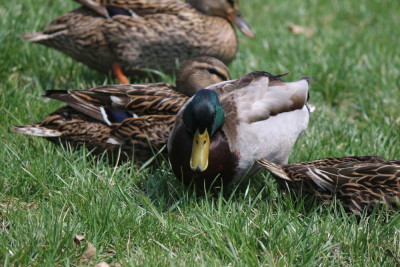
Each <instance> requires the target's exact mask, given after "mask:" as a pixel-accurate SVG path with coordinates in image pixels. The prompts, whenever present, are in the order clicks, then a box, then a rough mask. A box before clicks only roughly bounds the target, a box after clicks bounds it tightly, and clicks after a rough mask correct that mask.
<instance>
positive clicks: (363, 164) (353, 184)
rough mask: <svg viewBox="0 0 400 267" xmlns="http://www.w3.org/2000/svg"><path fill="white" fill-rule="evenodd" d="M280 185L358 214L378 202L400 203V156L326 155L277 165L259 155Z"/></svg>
mask: <svg viewBox="0 0 400 267" xmlns="http://www.w3.org/2000/svg"><path fill="white" fill-rule="evenodd" d="M258 163H259V164H261V165H262V166H264V167H265V168H266V169H267V170H268V171H269V172H271V174H272V175H273V176H274V177H275V178H276V180H277V181H278V183H279V184H280V186H281V187H283V188H286V187H289V188H290V189H292V190H294V191H296V192H302V193H305V194H310V195H315V196H316V197H317V199H318V200H320V201H321V202H323V203H324V204H330V203H331V202H332V200H333V199H334V198H336V199H338V200H340V201H341V202H342V203H343V206H344V207H345V209H346V210H347V211H350V212H353V213H355V214H357V215H360V214H362V212H363V210H364V209H366V208H368V211H371V210H372V209H373V208H375V206H376V205H377V204H386V205H392V206H397V207H400V205H399V204H400V160H393V161H386V160H384V159H382V158H380V157H376V156H360V157H341V158H326V159H319V160H315V161H309V162H300V163H293V164H285V165H279V164H275V163H272V162H270V161H267V160H265V159H261V160H259V161H258Z"/></svg>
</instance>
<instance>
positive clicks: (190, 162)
mask: <svg viewBox="0 0 400 267" xmlns="http://www.w3.org/2000/svg"><path fill="white" fill-rule="evenodd" d="M282 76H283V75H276V76H275V75H271V74H270V73H267V72H262V71H256V72H252V73H249V74H247V75H245V76H243V77H242V78H240V79H238V80H232V81H226V82H221V83H218V84H214V85H211V86H209V87H208V88H206V89H202V90H199V91H197V92H196V94H195V95H194V96H193V97H192V98H191V99H190V100H189V101H188V102H187V103H186V104H185V105H184V106H183V107H182V108H181V110H180V111H179V112H178V114H177V116H176V120H175V123H174V127H173V130H172V132H171V135H170V136H169V139H168V156H169V159H170V162H171V165H172V169H173V172H174V174H175V175H176V176H177V177H178V179H182V180H183V182H184V183H185V184H186V185H194V186H195V187H196V188H197V189H200V190H202V189H204V188H218V187H220V186H222V185H224V186H226V185H230V184H234V183H238V182H239V181H241V180H242V179H243V178H244V177H245V176H246V174H247V175H252V174H253V173H254V172H255V171H256V170H257V169H259V168H258V167H257V164H254V163H255V161H256V160H257V159H259V158H263V159H267V160H269V161H272V162H276V163H279V164H285V163H287V161H288V157H289V154H290V151H291V149H292V147H293V145H294V143H295V142H296V140H297V138H298V137H299V135H300V134H301V133H302V132H303V131H304V130H305V129H306V128H307V125H308V119H309V109H308V107H307V99H308V89H309V78H307V77H305V78H302V79H300V80H299V81H296V82H283V81H282V80H281V77H282ZM253 165H254V166H253Z"/></svg>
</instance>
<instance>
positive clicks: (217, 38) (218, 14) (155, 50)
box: [23, 0, 252, 75]
mask: <svg viewBox="0 0 400 267" xmlns="http://www.w3.org/2000/svg"><path fill="white" fill-rule="evenodd" d="M236 1H237V0H233V1H231V0H196V1H188V2H189V3H191V4H193V5H194V6H195V7H193V6H191V5H190V4H189V3H182V2H180V1H176V0H164V1H145V0H95V1H92V0H79V2H80V3H82V4H84V6H83V7H81V8H78V9H76V10H73V11H71V12H68V13H66V14H64V15H62V16H60V17H58V18H57V19H55V20H54V21H53V22H51V23H50V25H49V26H48V27H47V29H46V30H44V31H43V32H39V33H29V34H25V35H23V38H25V39H27V40H28V41H31V42H34V43H39V44H43V45H46V46H49V47H52V48H55V49H57V50H60V51H61V52H63V53H65V54H67V55H69V56H70V57H72V58H74V59H75V60H77V61H79V62H82V63H84V64H86V65H87V66H89V67H91V68H93V69H95V70H97V71H100V72H103V73H107V72H108V71H110V70H111V69H114V71H116V69H115V68H114V67H115V66H118V68H122V71H123V72H124V73H125V74H127V75H137V74H143V73H147V72H148V69H152V70H161V71H163V72H165V73H171V72H173V71H174V70H175V68H176V64H177V62H182V61H183V60H186V59H189V58H191V57H193V56H194V55H199V56H200V55H206V56H212V57H216V58H218V59H220V60H222V61H223V62H224V63H225V64H228V63H230V62H231V61H232V60H233V59H234V57H235V55H236V51H237V37H236V34H235V31H234V29H233V28H232V25H231V23H234V24H236V25H238V26H239V27H240V28H241V29H242V31H244V32H245V33H246V34H247V35H252V32H251V30H250V29H249V28H248V26H247V24H246V23H245V22H244V21H243V20H242V19H241V17H240V13H239V11H238V6H237V2H236ZM116 63H117V65H116Z"/></svg>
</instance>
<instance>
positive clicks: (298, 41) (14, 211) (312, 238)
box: [0, 0, 400, 266]
mask: <svg viewBox="0 0 400 267" xmlns="http://www.w3.org/2000/svg"><path fill="white" fill-rule="evenodd" d="M77 6H78V4H76V3H74V2H73V1H60V0H36V1H34V0H23V1H22V0H20V1H2V4H1V6H0V21H1V27H0V51H1V56H0V57H1V64H0V90H1V94H0V109H1V113H0V114H1V115H0V116H1V126H0V136H1V140H0V149H1V151H2V153H1V154H0V162H1V163H0V164H1V167H0V265H4V266H8V265H19V266H28V265H36V266H46V265H47V266H56V265H58V266H59V265H62V266H64V265H78V264H83V265H91V266H93V265H95V264H96V263H99V262H102V261H105V262H107V263H109V264H111V265H115V266H118V264H119V265H150V266H156V265H160V266H165V265H173V266H175V265H204V266H221V265H224V266H227V265H229V266H232V265H234V266H244V265H277V266H283V265H308V266H310V265H311V266H315V265H377V266H381V265H382V266H394V265H396V264H397V265H399V264H400V213H399V212H395V213H394V214H392V213H388V212H385V211H377V212H376V213H375V214H373V215H372V216H370V217H367V216H362V217H361V218H357V217H354V216H351V215H347V214H346V213H345V212H344V211H343V209H342V208H341V206H340V205H337V206H328V207H325V206H321V205H318V204H316V203H314V202H313V201H312V200H307V199H302V198H296V197H293V196H290V195H287V194H282V193H280V192H278V191H277V187H276V185H275V183H274V180H273V179H272V177H271V176H270V175H269V174H267V172H264V173H261V174H258V175H257V176H255V177H252V178H251V180H250V182H249V183H244V184H242V185H240V186H239V187H236V188H233V189H231V190H230V191H226V192H224V194H221V195H219V196H214V197H211V196H209V195H206V196H196V195H194V194H193V193H192V192H190V191H189V190H187V189H185V188H184V187H183V186H182V185H181V184H180V183H179V182H178V181H176V180H175V178H174V176H173V174H172V171H171V167H170V165H169V163H168V161H167V160H165V159H163V158H157V159H156V161H157V164H155V166H154V167H144V168H141V166H137V165H135V164H133V163H125V164H122V165H119V166H115V165H112V164H109V163H108V162H107V161H106V160H104V159H102V158H101V157H92V156H88V154H90V151H87V150H85V149H80V150H75V151H73V150H71V149H70V148H68V147H59V146H55V145H53V144H51V143H49V142H47V141H46V140H44V139H41V138H35V137H30V136H24V135H19V134H16V133H14V132H12V131H11V127H12V126H13V125H22V124H28V123H32V122H37V121H39V120H40V119H42V118H43V117H44V116H45V115H47V114H48V113H50V112H51V111H53V110H55V109H56V108H58V107H60V106H61V105H62V104H60V103H58V102H57V101H53V100H49V99H45V98H42V97H41V95H42V94H43V92H44V90H46V89H67V88H68V89H83V88H89V87H92V86H96V85H102V84H107V83H115V81H114V79H113V78H112V77H111V76H108V77H105V76H104V75H101V74H99V73H97V72H95V71H92V70H90V69H88V68H87V67H85V66H84V65H81V64H78V63H76V62H74V61H72V60H71V59H69V58H68V57H66V56H64V55H63V54H61V53H59V52H57V51H55V50H51V49H49V48H46V47H43V46H39V45H34V44H30V43H27V42H24V41H23V40H21V39H20V37H19V36H20V34H22V33H25V32H33V31H39V30H41V29H43V28H44V27H45V26H46V25H47V24H48V23H49V22H50V21H51V20H52V19H54V18H56V17H57V16H58V15H61V14H62V13H63V12H66V11H68V10H71V9H72V8H74V7H77ZM241 9H242V13H243V16H244V17H245V18H246V20H247V21H248V22H249V24H250V25H252V26H253V29H254V30H255V32H256V34H257V37H256V38H254V39H248V38H246V37H245V36H243V35H242V34H239V36H240V50H239V53H238V55H237V58H236V60H235V61H234V62H233V63H232V64H231V65H230V66H229V69H230V71H231V74H232V76H233V77H235V78H236V77H240V76H241V75H243V74H245V73H246V72H250V71H253V70H265V71H269V72H271V73H284V72H290V73H291V74H290V75H289V76H287V77H286V80H295V79H298V78H301V77H303V76H311V77H312V84H311V99H310V103H312V104H314V105H315V106H316V110H315V112H314V113H313V114H312V117H311V120H310V125H309V128H308V130H307V132H306V133H304V134H303V135H302V136H301V138H300V139H299V140H298V142H297V144H296V146H295V148H294V149H293V152H292V154H291V157H290V162H298V161H306V160H313V159H317V158H323V157H331V156H344V155H370V154H375V155H380V156H382V157H384V158H386V159H399V158H400V149H399V147H400V112H399V110H400V109H399V102H400V49H399V40H400V31H399V28H398V27H399V25H400V16H399V13H400V1H389V0H360V1H341V0H332V1H317V0H302V1H300V0H293V1H290V0H284V1H264V0H249V1H241ZM290 24H295V25H300V26H302V27H305V28H306V30H307V31H311V32H310V33H308V34H294V33H293V32H291V31H289V30H288V25H290ZM168 79H169V80H167V81H168V82H172V81H173V80H174V78H173V77H168ZM137 82H139V81H137ZM75 235H83V236H85V238H86V241H82V242H81V243H80V244H76V243H74V236H75ZM88 242H90V243H91V244H93V246H94V247H95V248H96V253H85V250H86V247H87V246H88ZM88 254H91V255H88Z"/></svg>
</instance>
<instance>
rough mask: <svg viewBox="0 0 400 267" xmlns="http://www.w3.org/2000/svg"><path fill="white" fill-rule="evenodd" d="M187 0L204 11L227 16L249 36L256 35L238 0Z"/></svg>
mask: <svg viewBox="0 0 400 267" xmlns="http://www.w3.org/2000/svg"><path fill="white" fill-rule="evenodd" d="M186 2H187V3H189V4H190V5H191V6H193V7H194V8H196V9H197V10H199V11H200V12H202V13H205V14H207V15H211V16H220V17H224V18H226V19H227V20H229V21H230V22H231V23H232V24H233V25H236V26H237V27H238V28H239V29H240V30H241V31H242V32H243V33H244V34H245V35H247V36H249V37H254V36H255V34H254V33H253V31H252V30H251V28H250V26H249V25H248V24H247V23H246V21H244V19H243V18H242V16H241V14H240V11H239V6H238V1H237V0H186Z"/></svg>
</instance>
